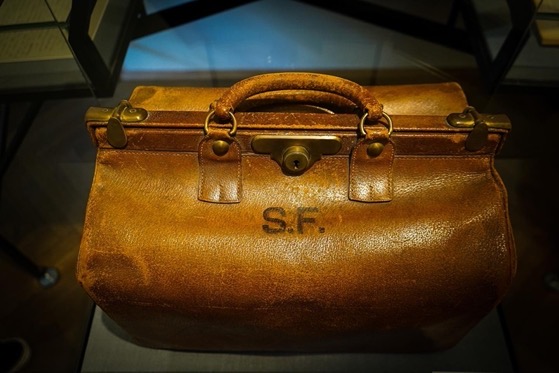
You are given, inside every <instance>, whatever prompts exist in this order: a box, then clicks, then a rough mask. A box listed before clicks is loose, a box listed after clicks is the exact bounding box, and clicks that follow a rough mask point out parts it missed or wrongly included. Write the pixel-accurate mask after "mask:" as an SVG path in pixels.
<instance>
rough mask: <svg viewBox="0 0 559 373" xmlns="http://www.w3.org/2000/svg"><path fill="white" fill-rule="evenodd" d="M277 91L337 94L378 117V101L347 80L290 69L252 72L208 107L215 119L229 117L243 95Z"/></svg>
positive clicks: (380, 115) (368, 115)
mask: <svg viewBox="0 0 559 373" xmlns="http://www.w3.org/2000/svg"><path fill="white" fill-rule="evenodd" d="M281 90H311V91H321V92H329V93H334V94H337V95H340V96H342V97H345V98H347V99H348V100H350V101H352V102H354V103H355V104H356V105H357V106H358V108H359V109H360V110H362V111H363V113H366V114H367V119H369V120H378V119H380V118H381V117H382V104H380V103H379V102H378V101H377V100H376V99H375V98H374V97H373V96H372V95H371V94H370V93H369V91H367V90H366V89H365V88H363V87H362V86H360V85H359V84H357V83H354V82H352V81H350V80H347V79H343V78H339V77H336V76H332V75H325V74H315V73H305V72H294V73H291V72H289V73H270V74H262V75H256V76H253V77H250V78H247V79H244V80H241V81H239V82H237V83H235V84H233V85H232V86H231V87H230V88H229V89H228V90H227V91H226V92H225V93H224V94H223V95H222V96H221V97H220V98H219V99H217V100H216V101H214V102H213V103H212V105H211V109H212V110H214V111H215V113H214V114H215V117H216V119H217V120H218V121H221V122H225V121H228V120H230V118H231V113H233V112H235V109H236V108H237V107H238V106H239V104H241V103H242V102H243V101H244V100H246V99H247V98H249V97H251V96H254V95H256V94H259V93H264V92H269V91H281Z"/></svg>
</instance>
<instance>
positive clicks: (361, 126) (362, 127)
mask: <svg viewBox="0 0 559 373" xmlns="http://www.w3.org/2000/svg"><path fill="white" fill-rule="evenodd" d="M368 116H369V113H365V114H363V116H362V117H361V121H360V122H359V133H360V134H361V136H365V135H366V133H365V120H366V119H367V117H368ZM382 116H383V117H384V119H386V122H387V123H386V124H387V128H388V136H390V135H391V134H392V131H393V130H394V126H393V125H392V118H390V115H388V114H387V113H385V112H384V111H383V112H382Z"/></svg>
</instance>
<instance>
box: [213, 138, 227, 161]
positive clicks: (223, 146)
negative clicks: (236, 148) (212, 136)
mask: <svg viewBox="0 0 559 373" xmlns="http://www.w3.org/2000/svg"><path fill="white" fill-rule="evenodd" d="M212 150H213V151H214V153H215V155H217V156H219V157H221V156H222V155H225V154H227V152H228V151H229V143H228V142H227V141H224V140H217V141H215V142H214V143H213V144H212Z"/></svg>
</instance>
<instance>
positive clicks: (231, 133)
mask: <svg viewBox="0 0 559 373" xmlns="http://www.w3.org/2000/svg"><path fill="white" fill-rule="evenodd" d="M214 115H215V110H211V111H210V112H209V113H208V116H207V117H206V121H205V122H204V135H207V134H208V132H210V122H211V121H212V120H213V118H214ZM229 117H230V118H231V129H230V130H229V136H231V137H233V136H235V135H236V134H237V118H235V115H233V113H232V112H231V111H230V112H229Z"/></svg>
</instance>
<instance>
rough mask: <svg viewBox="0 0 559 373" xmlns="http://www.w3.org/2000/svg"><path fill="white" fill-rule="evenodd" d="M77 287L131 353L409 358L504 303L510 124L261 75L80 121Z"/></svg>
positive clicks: (448, 95)
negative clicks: (90, 163)
mask: <svg viewBox="0 0 559 373" xmlns="http://www.w3.org/2000/svg"><path fill="white" fill-rule="evenodd" d="M86 124H87V128H88V130H89V132H90V133H91V137H92V140H93V143H94V144H95V146H96V147H97V158H96V164H95V174H94V178H93V182H92V186H91V191H90V195H89V200H88V205H87V212H86V217H85V225H84V230H83V239H82V243H81V247H80V253H79V259H78V265H77V278H78V280H79V282H80V284H81V285H82V286H83V288H84V289H85V290H86V291H87V293H88V294H89V295H90V296H91V298H92V299H93V300H94V301H95V303H96V304H97V305H98V307H99V308H101V309H102V310H103V311H104V312H105V313H106V314H107V315H108V316H109V317H110V318H111V319H112V320H114V321H115V322H116V323H117V324H118V325H119V326H120V327H121V328H122V329H123V330H124V331H126V332H127V333H128V334H129V335H130V337H131V338H132V339H133V340H134V341H135V342H136V343H138V344H140V345H143V346H149V347H154V348H163V349H178V350H190V351H264V352H265V351H286V352H346V351H370V352H423V351H436V350H441V349H444V348H448V347H451V346H453V345H455V344H456V343H457V342H458V341H460V340H461V338H462V337H463V336H464V335H465V334H467V333H468V331H469V330H471V328H473V327H474V326H475V325H476V324H477V323H478V322H479V321H480V320H481V319H482V318H484V317H485V316H486V315H487V314H488V313H489V312H490V311H492V310H493V309H494V308H495V306H496V305H497V304H498V303H499V302H500V301H501V299H502V297H503V296H504V294H505V293H506V291H507V289H508V287H509V285H510V283H511V280H512V278H513V276H514V273H515V268H516V257H515V252H514V241H513V236H512V232H511V226H510V222H509V213H508V206H507V194H506V190H505V187H504V185H503V183H502V181H501V179H500V177H499V175H498V174H497V172H496V170H495V168H494V166H493V162H494V158H495V155H496V154H497V153H498V151H499V150H500V148H501V147H502V146H503V143H504V141H505V138H506V137H507V134H508V132H509V130H510V122H509V119H508V117H507V116H506V115H503V114H484V113H478V112H477V111H476V110H475V108H473V107H471V106H469V105H468V103H467V100H466V98H465V96H464V92H463V91H462V89H461V87H460V86H459V85H458V84H456V83H440V84H439V83H437V84H421V85H393V86H361V85H359V84H356V83H354V82H352V81H349V80H347V79H342V78H340V77H336V76H331V75H324V74H314V73H305V72H302V73H292V72H290V73H272V74H263V75H257V76H253V77H251V78H248V79H245V80H241V81H239V82H238V83H236V84H234V85H232V86H231V87H229V88H193V87H158V86H140V87H137V88H136V89H135V90H134V92H133V93H132V95H131V97H130V98H129V99H128V100H123V101H121V102H120V104H119V105H118V106H117V107H116V108H100V107H92V108H90V109H89V110H88V111H87V113H86Z"/></svg>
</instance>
